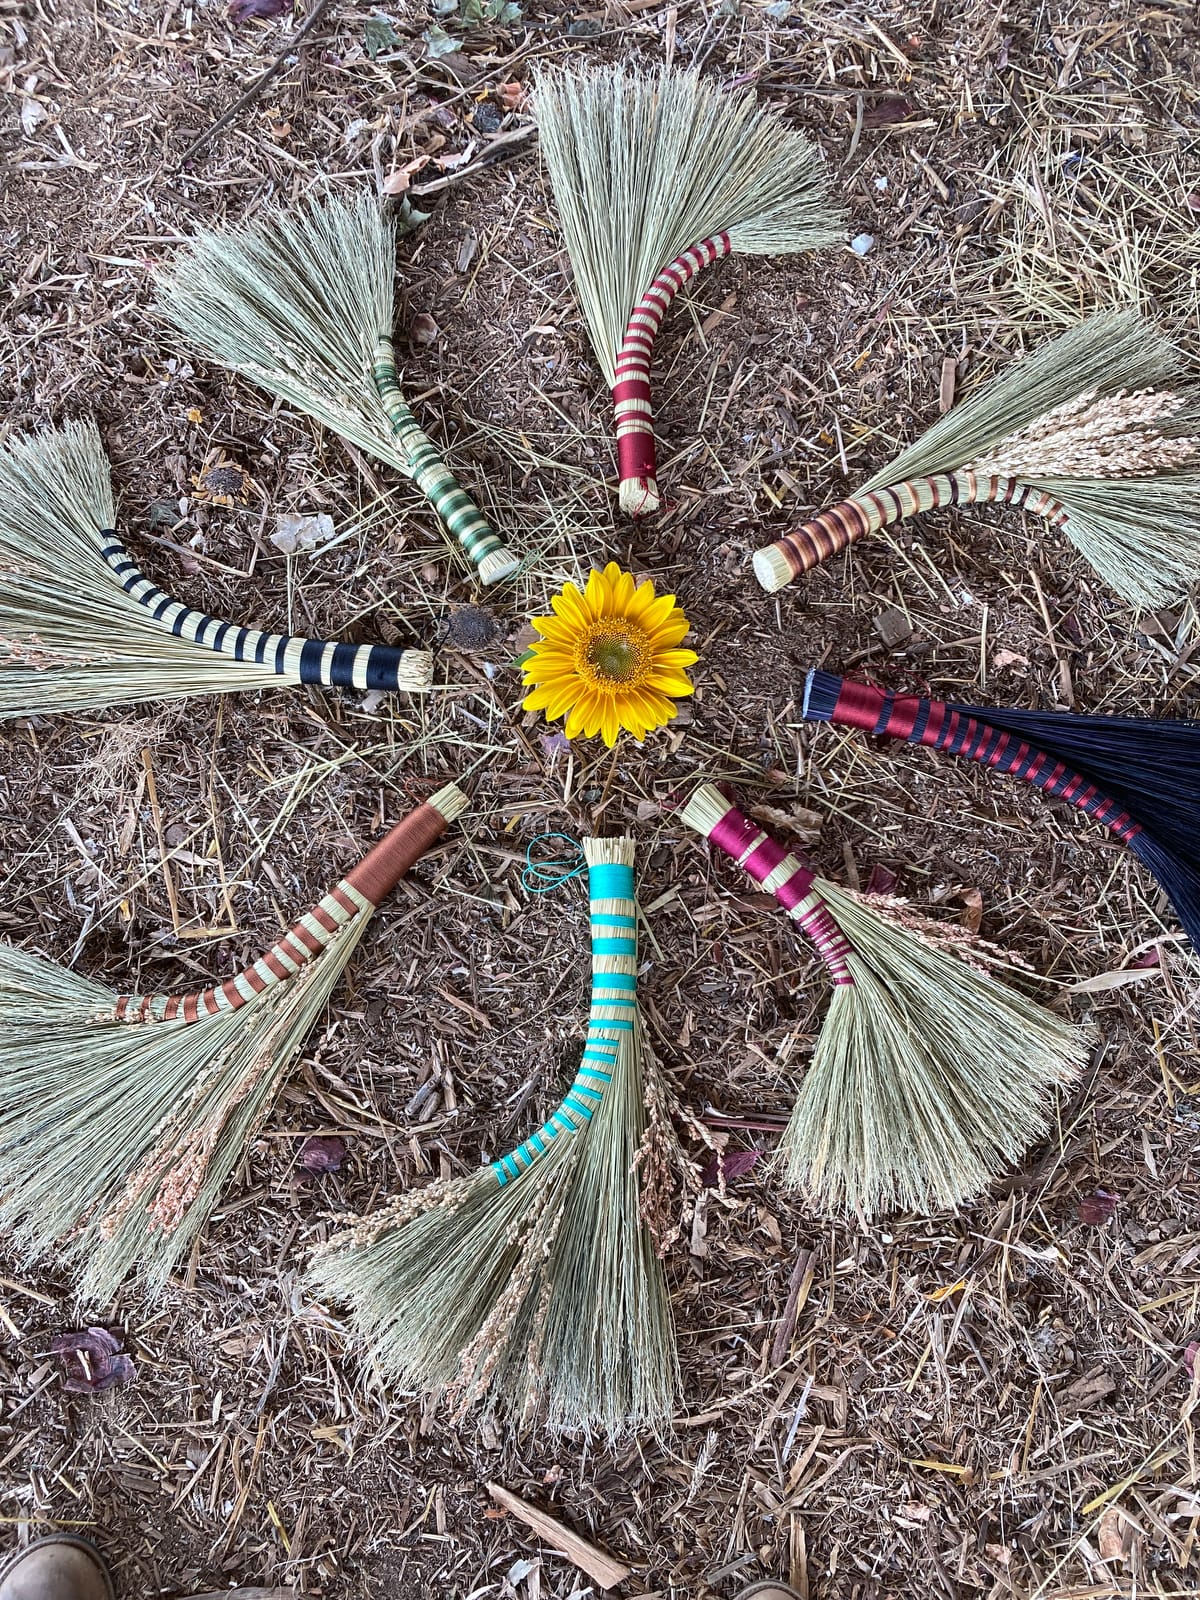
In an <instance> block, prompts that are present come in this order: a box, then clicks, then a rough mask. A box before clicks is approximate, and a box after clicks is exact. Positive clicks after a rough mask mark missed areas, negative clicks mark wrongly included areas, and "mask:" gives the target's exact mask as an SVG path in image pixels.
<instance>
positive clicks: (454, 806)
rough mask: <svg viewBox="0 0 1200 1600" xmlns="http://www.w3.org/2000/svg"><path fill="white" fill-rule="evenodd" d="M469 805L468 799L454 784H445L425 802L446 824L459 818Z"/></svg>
mask: <svg viewBox="0 0 1200 1600" xmlns="http://www.w3.org/2000/svg"><path fill="white" fill-rule="evenodd" d="M470 803H471V801H470V797H469V796H467V795H465V794H464V793H463V791H462V790H461V789H460V788H459V787H458V785H457V784H456V783H448V784H446V785H445V787H444V788H441V789H439V790H438V791H437V793H436V794H431V795H430V797H429V799H428V800H427V801H426V802H425V804H426V805H428V806H432V807H433V809H434V810H435V811H437V812H439V813H440V814H441V816H442V817H444V818H445V820H446V822H447V823H451V822H454V821H456V820H457V818H459V817H461V816H462V814H463V812H464V811H465V810H466V809H467V807H468V806H469V805H470Z"/></svg>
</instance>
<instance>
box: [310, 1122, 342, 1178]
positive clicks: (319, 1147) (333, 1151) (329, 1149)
mask: <svg viewBox="0 0 1200 1600" xmlns="http://www.w3.org/2000/svg"><path fill="white" fill-rule="evenodd" d="M345 1159H346V1141H345V1139H342V1138H339V1136H338V1135H337V1134H336V1133H324V1134H322V1133H314V1134H313V1135H312V1137H311V1138H310V1139H306V1140H305V1141H304V1143H303V1144H302V1145H301V1146H300V1165H301V1166H302V1167H303V1169H304V1171H305V1172H311V1173H312V1175H313V1176H314V1177H315V1178H319V1177H324V1175H325V1174H326V1173H327V1172H340V1171H341V1170H342V1162H343V1161H345Z"/></svg>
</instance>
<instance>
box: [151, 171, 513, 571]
mask: <svg viewBox="0 0 1200 1600" xmlns="http://www.w3.org/2000/svg"><path fill="white" fill-rule="evenodd" d="M395 275H396V237H395V230H394V228H393V227H392V226H391V224H390V223H389V222H388V221H387V219H386V218H385V216H384V214H383V211H382V209H381V207H380V204H379V202H378V201H377V200H376V199H375V197H374V196H373V195H368V194H361V195H359V197H358V198H357V199H354V200H344V199H340V198H337V197H331V198H329V199H327V200H324V201H318V200H312V199H310V200H308V201H306V202H305V203H304V204H303V205H301V206H300V207H299V208H298V209H297V210H296V211H295V212H293V213H289V212H282V211H275V212H270V213H268V214H267V215H266V216H263V217H257V218H255V219H254V220H253V221H251V222H244V223H242V224H240V225H239V226H237V227H231V228H212V229H206V230H202V231H200V232H199V233H197V234H196V236H195V238H194V239H193V240H192V241H191V243H190V244H188V245H187V246H186V247H185V248H184V249H182V250H181V251H180V252H179V254H178V255H177V256H176V257H175V260H174V261H173V262H172V264H171V266H170V267H168V268H166V269H164V270H163V271H162V272H161V273H160V274H159V310H160V312H161V313H162V315H163V316H164V317H165V318H166V319H167V321H169V322H171V323H173V324H174V326H175V327H176V328H178V329H179V330H180V332H181V333H183V334H185V335H186V336H187V337H188V338H189V339H190V340H191V341H192V342H193V343H194V344H195V345H196V347H197V348H198V349H199V350H202V351H203V352H204V354H205V355H206V356H208V357H209V358H210V359H212V360H214V361H217V362H219V363H220V364H221V365H222V366H224V367H229V368H230V369H231V370H232V371H234V372H238V373H241V374H242V376H243V377H246V378H249V379H250V380H251V381H252V382H253V383H256V384H257V385H258V386H259V388H261V389H266V390H267V392H268V393H269V394H273V395H275V396H277V398H279V399H280V400H282V401H284V402H285V404H287V405H292V406H297V407H298V408H299V409H300V410H301V411H305V412H307V413H308V415H309V416H311V417H315V418H316V419H317V421H318V422H320V423H322V424H323V425H324V426H325V427H327V428H330V429H332V430H333V432H334V433H337V434H340V435H341V437H342V438H343V439H347V440H349V441H350V443H351V444H353V445H356V446H357V447H358V448H359V449H360V450H362V451H364V452H365V453H366V454H367V455H369V456H374V457H376V458H377V459H378V460H380V461H384V462H387V463H388V465H389V466H393V467H395V468H396V469H397V470H398V471H400V472H403V473H405V474H406V475H407V476H408V477H410V478H412V480H413V482H414V483H415V484H416V485H417V487H418V488H419V489H420V490H421V492H422V494H424V495H425V496H426V498H427V499H428V500H429V502H430V504H431V505H432V506H433V508H434V510H435V511H436V512H437V514H438V516H439V517H440V518H441V520H442V522H443V523H444V524H445V526H446V528H447V529H448V530H449V532H450V533H451V534H452V535H453V537H454V538H455V539H457V541H458V543H459V544H460V545H461V546H462V548H463V550H464V551H465V552H466V554H467V556H468V557H469V558H470V560H471V561H472V562H473V563H474V565H475V567H476V568H477V569H478V572H479V576H480V579H481V580H482V581H483V582H484V583H495V582H496V581H497V580H498V579H500V578H507V577H509V576H511V575H512V573H514V572H515V571H516V570H517V567H518V566H519V565H520V562H519V559H518V557H516V556H515V555H513V553H512V552H511V551H510V550H508V549H506V547H505V546H504V544H503V543H502V542H501V540H500V538H499V536H498V535H497V534H496V533H495V532H494V531H493V530H492V528H491V527H490V526H489V525H488V523H487V521H486V520H485V518H484V516H483V514H482V512H481V511H480V510H479V507H478V506H477V505H476V504H475V502H474V501H473V500H472V499H471V497H470V496H469V495H468V494H467V493H466V491H465V490H464V489H463V488H462V487H461V485H460V484H459V483H458V481H457V479H456V478H455V477H454V474H453V473H452V472H451V471H450V468H449V467H448V466H447V465H446V462H445V459H444V457H443V456H442V453H441V451H440V450H438V448H437V446H436V445H434V443H433V441H432V440H431V439H430V438H429V437H428V435H427V434H425V433H424V432H423V431H422V429H421V427H420V425H419V424H418V423H417V420H416V418H415V417H414V416H413V414H412V412H411V411H410V410H409V409H408V407H407V405H405V403H404V398H403V396H402V394H401V392H400V380H399V376H398V374H397V371H396V355H395V351H394V349H393V348H392V323H393V319H394V303H393V293H394V280H395Z"/></svg>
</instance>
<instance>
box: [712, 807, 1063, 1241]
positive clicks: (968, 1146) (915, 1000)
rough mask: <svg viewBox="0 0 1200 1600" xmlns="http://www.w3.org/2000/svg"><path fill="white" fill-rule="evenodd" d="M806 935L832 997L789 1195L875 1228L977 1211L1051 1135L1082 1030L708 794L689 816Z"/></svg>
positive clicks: (786, 1152) (793, 1128)
mask: <svg viewBox="0 0 1200 1600" xmlns="http://www.w3.org/2000/svg"><path fill="white" fill-rule="evenodd" d="M682 815H683V820H684V822H685V823H687V824H688V826H689V827H692V828H695V829H696V831H697V832H698V833H701V834H703V835H704V837H705V838H706V839H709V840H711V841H712V843H713V844H715V845H717V846H718V848H719V849H721V850H723V851H724V852H725V854H726V855H728V856H729V857H730V858H731V859H732V860H734V861H736V862H737V864H738V865H739V866H740V867H741V868H742V870H743V871H744V872H746V873H747V874H748V875H749V876H750V877H751V878H753V879H754V881H755V882H756V883H760V884H761V885H762V886H763V888H764V889H768V890H769V891H770V892H771V893H772V894H773V895H774V896H775V898H776V899H777V900H778V901H779V903H780V905H781V906H782V907H783V908H784V910H785V911H786V912H787V914H788V916H789V917H791V918H792V920H793V921H794V922H795V923H796V924H797V925H798V926H799V927H800V928H801V929H803V931H804V933H805V934H807V936H808V937H809V938H810V939H811V940H812V942H813V944H814V945H815V946H816V949H817V953H818V955H819V956H820V957H821V960H822V961H823V962H824V963H825V965H826V967H827V968H828V970H829V974H830V976H831V978H832V979H833V997H832V999H831V1001H830V1006H829V1012H828V1015H827V1016H826V1018H825V1022H824V1024H823V1026H822V1028H821V1035H820V1038H819V1039H818V1041H817V1045H816V1048H815V1050H814V1051H813V1057H812V1063H811V1065H810V1067H809V1069H808V1073H807V1075H806V1077H805V1079H804V1084H803V1087H802V1089H801V1091H800V1097H799V1099H798V1100H797V1102H796V1107H795V1110H794V1111H793V1113H792V1117H791V1120H790V1122H789V1123H788V1126H787V1130H786V1132H785V1133H784V1136H783V1142H782V1144H781V1146H780V1164H781V1167H782V1171H783V1174H784V1177H785V1179H786V1180H787V1182H788V1183H790V1184H792V1185H794V1186H796V1187H800V1188H803V1189H804V1190H806V1191H807V1192H808V1193H809V1194H810V1195H812V1196H813V1197H814V1198H815V1199H817V1200H818V1201H819V1202H820V1203H821V1204H822V1205H824V1206H827V1207H830V1208H832V1209H835V1210H841V1211H850V1212H856V1213H858V1214H859V1215H861V1216H863V1217H870V1216H873V1215H876V1214H878V1213H879V1212H886V1211H894V1210H897V1209H904V1210H928V1209H929V1208H931V1207H933V1208H937V1207H943V1206H955V1205H959V1204H960V1203H962V1202H963V1201H966V1200H969V1199H972V1198H974V1197H975V1196H976V1195H978V1194H979V1193H980V1191H981V1190H982V1189H983V1188H984V1187H985V1186H986V1185H987V1183H988V1182H989V1181H990V1180H991V1179H992V1178H994V1177H995V1176H996V1175H997V1174H998V1173H1001V1172H1003V1171H1005V1170H1006V1169H1007V1168H1009V1167H1011V1166H1012V1165H1013V1163H1014V1162H1016V1161H1018V1160H1019V1159H1020V1157H1021V1156H1022V1154H1023V1153H1024V1151H1025V1150H1026V1148H1027V1147H1028V1145H1029V1144H1030V1143H1031V1142H1032V1141H1033V1140H1034V1139H1035V1138H1037V1137H1038V1136H1039V1135H1040V1134H1042V1133H1044V1132H1045V1131H1046V1128H1047V1126H1048V1124H1049V1120H1050V1113H1051V1109H1052V1103H1053V1102H1052V1093H1053V1091H1054V1090H1055V1089H1056V1088H1058V1087H1060V1086H1062V1085H1063V1084H1066V1083H1069V1082H1070V1081H1071V1079H1072V1078H1074V1077H1075V1076H1076V1075H1077V1073H1078V1072H1079V1071H1080V1069H1081V1068H1082V1066H1083V1064H1084V1062H1085V1060H1086V1056H1087V1048H1088V1041H1087V1036H1086V1035H1085V1034H1084V1033H1083V1031H1082V1030H1081V1029H1079V1028H1077V1027H1074V1026H1073V1025H1072V1024H1070V1023H1068V1022H1064V1021H1063V1020H1062V1019H1060V1018H1058V1017H1055V1016H1054V1015H1052V1014H1051V1013H1050V1012H1049V1011H1047V1010H1046V1008H1045V1007H1044V1006H1040V1005H1038V1004H1037V1003H1036V1002H1035V1001H1033V1000H1029V999H1027V998H1026V997H1025V996H1024V995H1022V994H1020V993H1018V992H1017V991H1016V990H1014V989H1010V988H1008V987H1007V986H1006V985H1005V984H1002V983H999V982H998V981H997V980H996V979H995V978H993V977H992V976H991V975H990V974H989V973H987V972H984V971H982V970H981V969H980V968H979V967H978V966H974V965H972V964H971V955H972V951H971V949H970V948H969V947H968V948H967V949H965V950H963V951H962V954H961V956H960V955H956V954H951V953H949V952H948V951H947V950H946V949H945V948H943V947H941V946H940V945H938V944H937V943H934V942H932V928H933V925H931V924H926V923H923V922H922V921H921V920H920V919H914V918H911V917H910V918H908V920H907V923H906V922H904V921H901V920H896V919H890V918H889V917H888V916H886V915H882V914H881V912H880V911H879V910H877V909H874V908H873V907H872V906H871V905H870V904H869V903H868V902H865V901H864V900H863V899H861V898H860V897H859V896H857V895H854V894H851V893H849V892H848V891H847V890H845V889H839V888H838V887H837V885H836V884H833V883H829V882H827V881H826V880H824V879H822V878H818V877H816V876H815V875H814V873H813V872H812V870H811V869H810V868H809V867H807V866H805V864H804V863H803V862H802V861H801V860H800V858H799V857H798V856H797V855H795V854H794V853H793V852H789V851H788V850H786V849H785V848H784V847H783V846H782V845H781V844H779V843H778V842H777V841H776V840H774V839H772V838H771V837H770V835H769V834H768V833H766V832H765V831H764V830H763V829H762V828H760V827H759V825H758V824H757V823H756V822H752V821H751V820H750V819H749V818H748V817H745V816H743V814H742V813H741V812H740V811H739V810H738V808H737V807H736V806H735V805H733V804H732V802H730V801H729V800H726V798H725V796H724V795H723V794H722V793H721V792H720V790H719V789H717V788H716V787H715V786H713V785H712V784H705V785H704V786H703V787H702V788H700V789H698V790H697V791H696V793H695V794H694V795H693V796H692V798H691V799H690V800H689V801H688V803H687V805H686V806H685V808H684V810H683V814H682Z"/></svg>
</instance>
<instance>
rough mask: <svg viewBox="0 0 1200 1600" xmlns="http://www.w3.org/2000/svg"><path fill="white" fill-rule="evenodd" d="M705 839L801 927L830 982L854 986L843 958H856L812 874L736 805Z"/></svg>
mask: <svg viewBox="0 0 1200 1600" xmlns="http://www.w3.org/2000/svg"><path fill="white" fill-rule="evenodd" d="M708 837H709V838H710V839H711V840H712V842H713V843H714V844H715V845H718V846H719V847H720V848H721V849H722V850H723V851H724V852H725V854H726V855H727V856H729V858H730V859H731V860H732V861H736V862H737V864H738V866H739V867H741V869H742V871H743V872H745V873H747V874H748V875H749V876H750V877H751V878H753V879H754V881H755V883H760V884H762V886H763V888H764V889H768V890H770V892H771V893H772V894H773V895H774V896H775V898H776V900H778V901H779V904H780V905H781V906H782V907H783V909H784V910H785V911H786V912H787V914H788V916H789V917H791V919H792V921H793V922H796V923H798V924H799V925H800V927H801V928H803V930H804V932H805V933H806V934H807V935H808V937H809V939H811V940H812V942H813V944H814V945H815V946H816V950H817V954H818V955H819V956H820V957H821V960H822V961H823V962H824V963H825V965H826V967H827V968H828V969H829V973H830V975H831V977H832V978H833V981H834V983H835V984H850V985H852V984H853V983H854V975H853V973H851V971H850V968H849V966H848V965H847V961H846V958H847V957H848V956H852V955H853V954H854V946H853V945H852V944H851V943H850V941H849V939H847V937H846V935H845V934H844V933H843V932H842V930H841V927H840V926H839V925H838V923H837V921H836V919H835V918H834V915H833V912H832V911H831V910H830V909H829V907H828V905H827V904H826V903H825V901H824V900H823V899H822V898H821V895H820V893H819V892H818V891H817V889H816V887H815V884H816V879H815V876H814V874H813V871H812V869H811V868H810V867H808V866H806V865H805V864H804V862H803V861H801V859H800V857H799V856H797V855H795V854H793V853H791V852H790V851H788V850H785V849H784V847H783V845H781V844H780V843H779V841H778V840H777V839H772V837H771V835H770V834H769V833H767V832H766V831H765V830H764V829H762V828H760V827H759V825H758V823H757V822H752V821H751V820H750V818H749V817H747V816H745V815H743V813H742V812H741V811H739V810H738V808H737V807H736V806H735V805H730V807H729V809H728V811H726V813H725V815H724V816H723V817H722V818H721V820H720V821H719V822H718V823H717V824H716V826H715V827H714V828H712V829H711V830H710V832H709V835H708Z"/></svg>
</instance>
